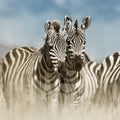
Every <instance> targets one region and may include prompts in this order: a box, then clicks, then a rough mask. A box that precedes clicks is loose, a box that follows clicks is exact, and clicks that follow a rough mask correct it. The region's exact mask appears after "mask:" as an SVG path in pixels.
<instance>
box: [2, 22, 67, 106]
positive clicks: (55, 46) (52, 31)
mask: <svg viewBox="0 0 120 120" xmlns="http://www.w3.org/2000/svg"><path fill="white" fill-rule="evenodd" d="M45 30H46V37H45V44H44V46H43V47H42V48H41V49H40V50H37V49H35V48H31V47H21V48H16V49H13V50H11V51H10V52H9V53H7V54H6V56H5V58H4V62H3V70H4V84H3V86H4V95H5V99H6V101H7V104H12V105H13V104H14V102H15V101H17V102H22V101H23V103H24V101H26V99H27V102H31V100H32V99H33V98H35V100H37V102H38V103H37V104H40V106H42V105H45V106H46V105H47V106H49V105H50V106H51V105H52V106H54V104H55V106H57V104H58V99H59V96H58V95H59V89H60V80H59V78H58V73H57V66H58V63H59V61H63V58H65V57H64V53H65V51H64V50H65V49H64V48H65V41H64V37H63V36H62V35H61V34H60V24H59V23H58V22H57V21H53V22H51V21H47V22H46V23H45ZM60 53H62V54H60Z"/></svg>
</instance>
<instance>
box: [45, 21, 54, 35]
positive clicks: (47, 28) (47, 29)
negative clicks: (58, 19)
mask: <svg viewBox="0 0 120 120" xmlns="http://www.w3.org/2000/svg"><path fill="white" fill-rule="evenodd" d="M44 29H45V32H46V34H47V35H49V34H50V31H52V29H53V28H52V22H51V21H50V20H47V21H46V22H45V25H44Z"/></svg>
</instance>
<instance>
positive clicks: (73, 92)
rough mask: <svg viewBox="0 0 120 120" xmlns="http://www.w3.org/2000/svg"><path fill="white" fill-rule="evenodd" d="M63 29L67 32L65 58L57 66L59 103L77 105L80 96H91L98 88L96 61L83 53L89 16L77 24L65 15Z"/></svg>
mask: <svg viewBox="0 0 120 120" xmlns="http://www.w3.org/2000/svg"><path fill="white" fill-rule="evenodd" d="M64 24H65V25H64V28H63V30H64V31H65V32H66V33H67V35H68V36H67V38H66V43H67V47H66V59H65V63H64V64H62V66H60V67H59V72H60V77H61V89H60V91H61V101H62V102H61V103H62V104H63V105H64V106H68V107H78V105H79V103H80V101H81V98H82V99H83V100H84V98H86V99H87V98H92V97H93V96H94V94H95V92H96V89H97V88H98V84H97V66H98V64H97V62H95V61H90V59H89V57H88V56H87V54H86V53H85V43H86V38H85V30H86V29H87V28H88V27H89V25H90V17H89V16H87V17H85V18H84V19H83V21H82V24H81V25H80V26H78V22H77V20H76V21H75V23H74V25H72V19H71V18H70V17H69V16H65V19H64Z"/></svg>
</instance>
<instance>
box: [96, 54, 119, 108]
mask: <svg viewBox="0 0 120 120" xmlns="http://www.w3.org/2000/svg"><path fill="white" fill-rule="evenodd" d="M98 84H99V90H98V92H97V98H96V101H97V102H98V104H100V105H102V106H104V107H105V106H110V105H112V106H115V107H117V106H118V105H119V106H120V52H116V53H113V54H112V55H109V56H108V57H106V58H105V59H104V60H103V61H101V62H100V65H99V83H98Z"/></svg>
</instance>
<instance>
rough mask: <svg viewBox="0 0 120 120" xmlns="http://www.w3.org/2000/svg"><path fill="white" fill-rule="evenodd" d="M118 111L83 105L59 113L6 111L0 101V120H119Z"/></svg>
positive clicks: (110, 108)
mask: <svg viewBox="0 0 120 120" xmlns="http://www.w3.org/2000/svg"><path fill="white" fill-rule="evenodd" d="M119 119H120V109H119V108H114V107H112V106H109V107H107V108H106V107H100V106H94V105H84V106H83V107H80V108H79V109H70V108H63V109H62V110H61V111H59V112H56V111H51V110H49V111H46V110H44V108H41V109H40V108H39V109H35V108H27V107H26V108H24V109H19V107H18V108H16V109H15V110H7V109H5V106H4V105H3V103H2V101H1V106H0V120H119Z"/></svg>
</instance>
